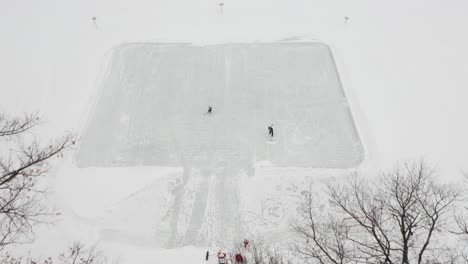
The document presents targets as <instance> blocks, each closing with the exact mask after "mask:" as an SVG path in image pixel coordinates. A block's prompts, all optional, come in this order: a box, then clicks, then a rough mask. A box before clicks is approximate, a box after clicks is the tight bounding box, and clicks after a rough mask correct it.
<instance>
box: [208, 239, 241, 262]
mask: <svg viewBox="0 0 468 264" xmlns="http://www.w3.org/2000/svg"><path fill="white" fill-rule="evenodd" d="M248 245H249V241H248V240H247V239H245V240H244V249H247V246H248ZM242 251H243V250H242V248H238V249H237V250H236V252H234V253H226V252H224V251H222V250H218V252H216V253H214V254H210V251H207V252H206V257H205V260H206V261H208V260H209V258H210V256H212V255H215V257H216V258H217V260H218V264H229V263H233V264H242V263H247V259H246V257H245V253H243V252H242Z"/></svg>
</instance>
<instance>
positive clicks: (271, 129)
mask: <svg viewBox="0 0 468 264" xmlns="http://www.w3.org/2000/svg"><path fill="white" fill-rule="evenodd" d="M268 134H269V135H270V136H271V137H273V124H271V126H269V127H268Z"/></svg>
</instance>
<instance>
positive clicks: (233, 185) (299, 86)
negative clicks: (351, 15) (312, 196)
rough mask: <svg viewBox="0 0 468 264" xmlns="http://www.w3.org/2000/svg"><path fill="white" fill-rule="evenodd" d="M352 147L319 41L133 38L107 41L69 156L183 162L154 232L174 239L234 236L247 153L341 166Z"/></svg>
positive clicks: (92, 162)
mask: <svg viewBox="0 0 468 264" xmlns="http://www.w3.org/2000/svg"><path fill="white" fill-rule="evenodd" d="M208 105H212V106H213V114H212V115H207V114H205V115H204V114H203V113H204V112H206V110H207V108H208ZM272 123H273V124H274V129H275V135H276V141H277V143H276V144H270V142H269V138H268V137H267V136H266V134H267V129H266V128H267V126H268V125H270V124H272ZM363 155H364V153H363V148H362V145H361V142H360V139H359V135H358V134H357V131H356V129H355V127H354V123H353V119H352V117H351V113H350V111H349V108H348V105H347V100H346V97H345V95H344V93H343V90H342V87H341V83H340V80H339V78H338V73H337V71H336V68H335V66H334V61H333V58H332V56H331V53H330V51H329V49H328V47H326V46H325V45H323V44H320V43H305V44H304V43H303V44H298V43H288V44H277V43H276V44H275V43H272V44H235V45H214V46H205V47H198V46H189V45H158V44H150V43H141V44H127V45H123V46H120V47H118V48H116V49H115V50H114V52H113V55H112V59H111V62H110V64H109V67H108V71H107V74H106V76H105V77H104V82H103V87H102V92H101V96H100V98H99V101H98V102H97V105H96V108H95V110H94V112H93V113H91V118H90V121H89V122H88V125H87V128H86V131H85V134H84V137H83V142H82V145H81V146H80V149H79V151H78V153H77V156H76V158H77V164H78V166H79V167H89V166H98V167H118V166H181V167H183V170H184V171H183V173H182V175H181V177H180V178H179V181H178V183H177V185H176V187H175V188H174V189H173V191H172V195H173V196H174V199H173V203H172V206H171V208H170V209H169V210H168V211H167V214H166V216H165V217H164V218H163V220H162V222H161V223H159V224H156V225H157V226H158V228H156V233H155V239H156V240H157V241H158V242H157V243H158V244H159V245H162V246H165V247H178V246H183V245H208V244H211V243H214V244H217V245H222V244H228V243H230V242H231V241H234V240H235V239H238V238H241V237H242V232H243V230H242V223H241V220H240V219H241V216H240V211H241V210H240V204H239V200H240V197H239V191H240V190H239V188H240V186H239V182H240V177H241V175H248V176H253V175H254V174H255V169H254V168H255V163H256V162H257V161H264V160H268V161H270V162H271V163H272V164H273V165H274V166H279V167H320V168H349V167H354V166H357V165H358V164H359V163H360V162H361V160H362V159H363ZM146 191H147V190H146ZM157 221H158V220H157V219H155V222H157ZM117 233H118V232H117ZM117 233H116V234H114V235H118V234H117ZM107 236H111V237H112V235H109V234H107Z"/></svg>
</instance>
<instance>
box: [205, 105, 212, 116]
mask: <svg viewBox="0 0 468 264" xmlns="http://www.w3.org/2000/svg"><path fill="white" fill-rule="evenodd" d="M212 110H213V107H211V105H209V106H208V112H206V113H205V115H211V111H212Z"/></svg>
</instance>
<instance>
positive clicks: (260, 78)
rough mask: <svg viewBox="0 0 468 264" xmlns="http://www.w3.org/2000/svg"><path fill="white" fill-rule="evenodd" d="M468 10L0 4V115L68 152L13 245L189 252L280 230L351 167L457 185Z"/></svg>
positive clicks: (142, 2) (120, 1) (401, 5)
mask: <svg viewBox="0 0 468 264" xmlns="http://www.w3.org/2000/svg"><path fill="white" fill-rule="evenodd" d="M467 13H468V5H467V4H466V1H464V0H453V1H438V0H414V1H403V0H397V1H384V0H357V1H340V0H331V1H315V0H294V1H290V0H288V1H286V0H274V1H267V0H258V1H247V0H238V1H224V6H223V8H222V9H221V8H220V6H219V2H218V1H211V0H203V1H186V0H179V1H172V0H155V1H148V0H136V1H124V0H112V1H111V0H100V1H91V0H83V1H75V2H74V1H59V0H44V1H32V0H31V1H28V0H20V1H13V2H11V1H10V2H8V1H3V2H2V1H0V38H1V41H0V58H1V60H0V85H1V86H0V91H1V93H0V95H1V96H0V110H1V111H5V112H10V113H22V112H24V111H40V112H41V114H42V116H43V117H44V120H45V122H44V124H43V125H42V126H41V128H40V131H39V132H40V134H39V135H38V137H39V138H40V139H44V140H46V139H49V138H51V137H53V136H58V135H61V134H62V132H63V131H64V130H66V129H69V130H72V131H74V132H75V133H76V134H77V137H78V139H79V145H80V147H79V148H78V149H76V150H74V151H73V152H72V153H69V155H68V156H67V158H66V159H62V160H59V161H58V162H56V164H55V165H56V166H55V167H54V168H55V169H54V171H53V172H52V175H51V177H50V178H49V179H50V190H51V194H50V197H49V198H50V204H51V205H53V206H55V207H57V208H58V209H59V210H60V212H61V215H60V216H58V219H57V221H56V222H54V225H52V226H44V227H42V228H41V229H39V230H38V234H37V235H38V236H37V241H36V243H34V244H32V245H26V246H24V247H21V248H20V249H22V250H24V251H29V250H31V251H32V252H33V253H35V254H38V255H47V254H55V253H57V252H58V251H60V250H62V249H63V248H64V247H65V246H66V245H68V244H69V243H70V242H72V241H74V240H82V241H84V242H88V243H93V242H98V243H99V245H100V246H101V248H102V249H103V250H104V251H105V252H106V254H108V255H111V256H114V257H118V258H119V260H120V262H119V263H129V264H134V263H175V264H176V263H187V261H188V260H190V263H204V261H203V255H204V252H205V250H206V249H217V247H220V246H222V245H223V244H229V242H230V240H237V239H243V238H245V237H254V236H256V235H264V236H266V237H267V239H269V240H270V241H272V243H273V242H278V241H283V240H284V239H285V237H287V236H288V234H289V233H288V230H289V228H290V220H291V219H292V218H293V217H294V215H295V207H296V206H297V205H298V202H299V201H300V199H301V197H302V195H303V192H304V191H305V190H308V189H309V188H312V189H313V190H315V191H317V193H318V192H319V191H320V189H323V188H324V186H325V185H324V184H326V183H328V182H330V181H340V180H341V179H343V178H344V177H346V175H349V172H350V171H353V170H354V169H357V170H359V171H361V172H363V173H364V174H365V175H366V176H367V175H372V173H374V172H376V171H378V170H380V169H382V168H388V167H389V166H392V165H393V164H394V162H395V161H397V160H401V159H405V158H415V157H420V156H424V157H426V158H427V159H428V160H429V161H434V162H436V166H438V167H439V169H440V172H441V177H442V178H443V179H444V180H447V181H450V180H454V179H458V178H459V176H460V170H466V169H467V165H466V157H468V140H467V137H466V135H467V134H468V126H467V125H466V122H464V120H465V119H466V113H468V104H466V98H467V97H468V93H467V91H468V90H467V89H466V87H468V81H467V80H468V79H467V78H466V76H468V50H467V49H466V47H467V46H468V38H467V37H466V34H464V32H465V31H466V27H467V22H466V14H467ZM345 16H348V17H349V18H350V19H349V20H348V21H347V22H346V23H345V20H344V17H345ZM92 17H96V18H97V19H96V22H95V23H94V22H93V20H92V19H91V18H92ZM298 42H299V43H301V44H297V43H298ZM157 43H159V44H157ZM161 43H176V44H171V45H161ZM177 43H180V44H177ZM182 43H190V44H182ZM240 43H245V44H240ZM314 43H326V46H325V45H322V44H314ZM327 46H328V47H329V48H327ZM286 52H287V53H288V57H289V56H291V57H292V58H294V60H289V59H287V60H286V59H285V53H286ZM332 56H333V57H332ZM288 63H292V64H288ZM338 78H340V79H341V80H339V79H338ZM161 84H163V85H161ZM165 87H171V88H170V89H164V88H165ZM285 87H288V88H287V89H283V88H285ZM169 98H173V99H169ZM208 105H212V106H213V114H212V115H211V116H207V115H203V114H204V113H205V112H206V110H207V107H208ZM272 123H273V124H274V128H275V134H276V136H275V138H276V142H277V143H276V144H270V142H268V141H269V139H268V137H267V136H266V134H267V129H266V128H267V126H268V125H270V124H272ZM212 150H213V151H212ZM214 151H216V152H214ZM232 161H233V162H232ZM193 245H195V246H193ZM168 248H170V249H168ZM192 260H193V262H192Z"/></svg>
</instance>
